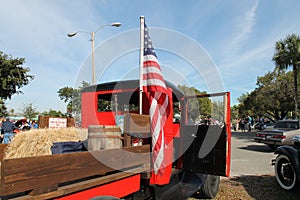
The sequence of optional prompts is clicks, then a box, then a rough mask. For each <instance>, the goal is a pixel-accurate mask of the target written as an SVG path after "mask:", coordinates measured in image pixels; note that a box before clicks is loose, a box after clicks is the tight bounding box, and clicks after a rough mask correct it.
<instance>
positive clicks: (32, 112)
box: [22, 103, 39, 121]
mask: <svg viewBox="0 0 300 200" xmlns="http://www.w3.org/2000/svg"><path fill="white" fill-rule="evenodd" d="M22 111H23V115H24V117H26V119H28V120H29V121H31V119H32V118H36V117H37V115H38V114H39V112H37V110H36V108H34V107H33V105H32V103H28V104H25V105H24V107H23V110H22Z"/></svg>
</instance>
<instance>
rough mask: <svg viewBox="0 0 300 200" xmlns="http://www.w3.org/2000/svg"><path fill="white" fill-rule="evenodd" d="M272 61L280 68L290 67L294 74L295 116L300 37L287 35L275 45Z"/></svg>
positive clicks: (299, 62)
mask: <svg viewBox="0 0 300 200" xmlns="http://www.w3.org/2000/svg"><path fill="white" fill-rule="evenodd" d="M273 61H274V62H275V64H276V66H278V67H279V69H280V70H283V69H288V68H289V67H292V70H293V76H294V103H295V116H296V117H298V71H299V66H300V65H299V64H300V38H299V36H298V35H296V34H290V35H288V36H287V37H286V38H285V39H284V40H279V41H277V42H276V45H275V54H274V56H273Z"/></svg>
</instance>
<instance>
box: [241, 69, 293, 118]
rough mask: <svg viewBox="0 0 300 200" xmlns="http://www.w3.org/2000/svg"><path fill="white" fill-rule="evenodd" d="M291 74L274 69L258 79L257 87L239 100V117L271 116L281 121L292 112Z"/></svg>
mask: <svg viewBox="0 0 300 200" xmlns="http://www.w3.org/2000/svg"><path fill="white" fill-rule="evenodd" d="M292 73H293V72H287V73H286V72H285V71H284V70H278V69H277V68H275V70H274V71H273V72H268V73H267V74H266V75H264V76H261V77H258V78H257V83H256V85H257V86H258V87H257V88H256V89H255V90H254V91H252V92H251V93H250V94H244V95H242V96H241V97H240V98H239V102H240V104H239V116H240V117H243V116H246V115H251V116H263V115H264V116H265V115H267V116H271V118H275V119H283V118H284V117H286V116H287V114H288V112H289V111H291V110H293V105H292V104H291V103H290V102H293V93H294V92H293V74H292Z"/></svg>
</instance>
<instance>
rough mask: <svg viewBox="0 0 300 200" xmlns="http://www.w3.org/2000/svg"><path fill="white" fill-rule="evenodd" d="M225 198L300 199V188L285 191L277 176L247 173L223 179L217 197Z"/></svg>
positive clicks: (219, 199)
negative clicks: (280, 185) (277, 180)
mask: <svg viewBox="0 0 300 200" xmlns="http://www.w3.org/2000/svg"><path fill="white" fill-rule="evenodd" d="M215 199H217V200H223V199H243V200H244V199H245V200H248V199H264V200H265V199H274V200H277V199H278V200H281V199H289V200H294V199H295V200H296V199H300V189H298V190H297V191H285V190H283V189H281V188H280V187H279V185H278V184H277V182H276V178H275V176H271V175H261V176H254V175H249V176H248V175H247V176H239V177H234V178H224V179H222V180H221V184H220V190H219V193H218V195H217V197H216V198H215Z"/></svg>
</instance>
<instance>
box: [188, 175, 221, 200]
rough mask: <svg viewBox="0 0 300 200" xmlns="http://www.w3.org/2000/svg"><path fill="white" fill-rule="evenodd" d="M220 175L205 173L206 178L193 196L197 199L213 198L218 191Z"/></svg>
mask: <svg viewBox="0 0 300 200" xmlns="http://www.w3.org/2000/svg"><path fill="white" fill-rule="evenodd" d="M219 184H220V176H214V175H209V174H208V175H207V179H206V181H205V182H204V184H203V185H202V186H201V188H200V189H199V190H198V192H196V193H195V194H194V195H193V197H194V198H197V199H213V198H215V197H216V196H217V194H218V191H219Z"/></svg>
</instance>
